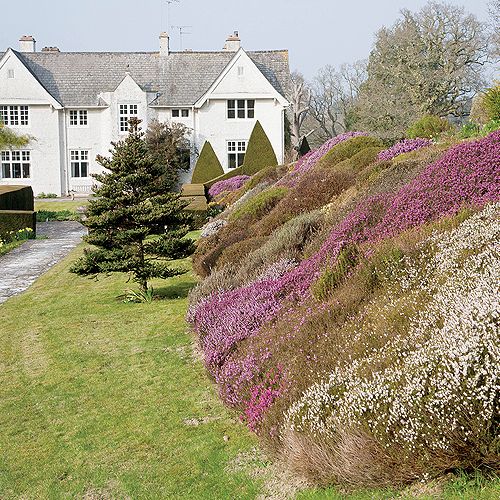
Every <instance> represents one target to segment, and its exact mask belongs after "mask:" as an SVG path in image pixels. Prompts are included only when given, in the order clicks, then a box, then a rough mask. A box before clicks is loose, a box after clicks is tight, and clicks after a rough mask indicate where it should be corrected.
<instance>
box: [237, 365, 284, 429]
mask: <svg viewBox="0 0 500 500" xmlns="http://www.w3.org/2000/svg"><path fill="white" fill-rule="evenodd" d="M285 389H286V378H285V375H284V373H283V368H282V367H281V365H278V366H277V368H276V369H275V370H270V371H268V372H267V373H266V374H265V375H264V381H263V382H261V383H259V384H257V385H256V386H254V387H252V389H251V390H250V399H249V400H248V401H247V402H246V405H245V418H246V421H247V425H248V427H249V429H250V430H252V431H254V432H256V433H258V432H259V426H260V424H261V422H262V418H263V416H264V414H265V412H266V410H267V409H268V408H269V407H270V406H271V405H272V404H273V402H274V401H275V400H276V399H277V398H279V397H280V396H281V394H282V393H283V391H284V390H285Z"/></svg>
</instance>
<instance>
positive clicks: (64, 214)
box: [36, 210, 82, 222]
mask: <svg viewBox="0 0 500 500" xmlns="http://www.w3.org/2000/svg"><path fill="white" fill-rule="evenodd" d="M81 219H82V214H79V213H77V212H73V211H71V210H55V211H52V210H38V212H36V220H37V221H38V222H48V221H67V220H81Z"/></svg>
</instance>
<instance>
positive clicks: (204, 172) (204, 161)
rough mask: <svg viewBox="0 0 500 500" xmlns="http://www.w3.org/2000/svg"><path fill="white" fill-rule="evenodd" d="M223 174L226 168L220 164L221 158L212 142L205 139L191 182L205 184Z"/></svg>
mask: <svg viewBox="0 0 500 500" xmlns="http://www.w3.org/2000/svg"><path fill="white" fill-rule="evenodd" d="M222 174H224V169H223V168H222V165H221V164H220V161H219V158H217V155H216V154H215V151H214V149H213V148H212V145H211V144H210V142H208V141H205V144H203V148H202V149H201V153H200V156H199V157H198V161H197V162H196V166H195V167H194V171H193V177H192V179H191V182H192V183H193V184H203V183H205V182H208V181H210V180H212V179H215V178H216V177H219V176H220V175H222Z"/></svg>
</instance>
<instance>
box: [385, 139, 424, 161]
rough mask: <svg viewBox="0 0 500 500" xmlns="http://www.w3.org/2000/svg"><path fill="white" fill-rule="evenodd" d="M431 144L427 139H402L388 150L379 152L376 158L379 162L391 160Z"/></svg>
mask: <svg viewBox="0 0 500 500" xmlns="http://www.w3.org/2000/svg"><path fill="white" fill-rule="evenodd" d="M431 144H432V143H431V141H430V140H429V139H422V138H420V137H417V138H415V139H404V140H403V141H400V142H398V143H396V144H394V146H392V147H390V148H389V149H385V150H384V151H381V152H380V153H379V154H378V156H377V158H378V159H379V160H386V161H387V160H392V159H393V158H394V157H395V156H399V155H400V154H403V153H409V152H410V151H415V150H417V149H421V148H425V147H427V146H430V145H431Z"/></svg>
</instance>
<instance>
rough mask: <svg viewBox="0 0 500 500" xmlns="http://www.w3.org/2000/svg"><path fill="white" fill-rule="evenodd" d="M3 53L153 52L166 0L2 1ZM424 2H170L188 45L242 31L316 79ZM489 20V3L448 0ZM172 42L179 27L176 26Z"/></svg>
mask: <svg viewBox="0 0 500 500" xmlns="http://www.w3.org/2000/svg"><path fill="white" fill-rule="evenodd" d="M1 1H2V6H1V13H2V29H1V31H0V50H4V49H5V48H6V47H9V46H10V47H13V48H17V47H18V40H19V37H20V36H21V35H31V34H32V35H34V36H35V38H36V40H37V49H38V50H40V49H41V48H42V47H44V46H58V47H59V48H60V49H61V50H64V51H154V50H158V35H159V33H160V31H162V30H165V29H166V28H167V22H166V10H167V9H166V0H142V1H141V0H77V1H72V0H22V1H12V0H10V1H7V0H1ZM425 3H426V1H425V0H378V1H377V0H373V1H370V0H365V1H358V0H344V1H339V0H244V1H234V0H233V1H231V0H180V2H175V1H174V3H172V4H171V8H170V23H169V24H170V25H177V26H179V25H180V26H182V25H189V26H192V27H191V28H186V31H189V32H190V33H191V34H189V35H185V36H184V41H183V45H184V48H192V49H193V50H219V49H221V48H222V45H223V44H224V40H225V38H226V36H227V35H228V34H229V33H231V32H232V31H234V30H239V32H240V36H241V38H242V44H243V47H244V48H245V49H248V50H266V49H284V48H287V49H289V51H290V66H291V69H298V70H300V71H302V72H303V73H304V74H305V75H306V77H308V78H311V77H312V76H314V74H315V73H316V72H317V70H318V69H319V68H320V67H321V66H324V65H325V64H332V65H339V64H341V63H343V62H353V61H355V60H357V59H363V58H366V57H367V56H368V54H369V53H370V49H371V47H372V43H373V34H374V33H375V31H377V30H378V29H379V28H380V27H381V26H382V25H390V24H392V23H393V22H394V21H395V19H396V18H397V17H398V15H399V11H400V10H401V9H402V8H405V7H406V8H409V9H411V10H417V9H419V8H420V7H421V6H422V5H424V4H425ZM448 3H452V4H456V5H462V6H464V7H465V8H466V10H468V11H469V12H472V13H474V14H476V15H477V17H478V18H479V19H481V20H486V19H487V0H449V1H448ZM168 31H169V32H170V33H171V47H172V49H173V50H179V47H180V44H179V32H178V30H176V29H172V28H170V29H169V30H168Z"/></svg>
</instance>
